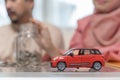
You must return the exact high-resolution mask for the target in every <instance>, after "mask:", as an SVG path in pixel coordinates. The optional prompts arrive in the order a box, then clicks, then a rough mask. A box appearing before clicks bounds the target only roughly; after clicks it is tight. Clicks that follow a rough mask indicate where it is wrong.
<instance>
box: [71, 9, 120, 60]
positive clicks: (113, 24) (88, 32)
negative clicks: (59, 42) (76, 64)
mask: <svg viewBox="0 0 120 80" xmlns="http://www.w3.org/2000/svg"><path fill="white" fill-rule="evenodd" d="M80 33H82V35H81V34H80ZM70 47H71V48H73V47H74V48H75V47H79V48H81V47H82V48H98V49H100V50H101V51H102V53H103V55H104V57H105V59H106V60H107V61H110V60H112V61H120V9H117V10H115V11H113V12H111V13H106V14H99V13H95V14H93V15H91V16H89V17H87V18H85V19H82V20H79V21H78V28H77V30H76V33H75V35H74V37H73V39H72V41H71V46H70Z"/></svg>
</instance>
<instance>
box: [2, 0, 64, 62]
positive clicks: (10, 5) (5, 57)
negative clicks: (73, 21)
mask: <svg viewBox="0 0 120 80" xmlns="http://www.w3.org/2000/svg"><path fill="white" fill-rule="evenodd" d="M5 5H6V9H7V12H8V16H9V17H10V20H11V24H9V25H7V26H3V27H1V28H0V61H3V62H14V61H15V54H16V53H15V47H14V45H15V38H16V36H17V35H18V34H19V31H20V25H21V24H26V23H33V24H35V25H37V26H38V27H39V31H40V36H41V38H40V40H39V43H40V48H42V50H43V54H40V55H41V56H42V58H43V60H49V59H47V58H49V57H48V56H46V55H49V56H50V58H52V57H55V56H58V55H60V54H59V52H58V50H57V48H59V49H63V48H64V45H63V38H62V34H61V31H60V30H59V29H58V28H57V27H55V26H53V25H51V24H45V23H43V22H39V21H37V20H34V19H33V17H32V10H33V7H34V0H5ZM33 47H34V46H33ZM14 53H15V54H14Z"/></svg>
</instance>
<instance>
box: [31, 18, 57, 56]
mask: <svg viewBox="0 0 120 80" xmlns="http://www.w3.org/2000/svg"><path fill="white" fill-rule="evenodd" d="M31 21H32V23H33V24H35V25H37V26H38V29H39V34H40V35H39V37H40V39H39V40H38V43H39V45H40V47H41V48H42V49H44V50H45V51H46V52H47V53H48V54H49V55H50V57H55V56H58V55H59V52H58V50H57V48H56V47H55V46H54V45H53V43H52V40H51V35H50V32H49V30H48V27H49V26H48V25H46V24H44V23H42V22H39V21H37V20H34V19H32V20H31Z"/></svg>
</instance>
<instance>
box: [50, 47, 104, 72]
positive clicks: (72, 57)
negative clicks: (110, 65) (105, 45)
mask: <svg viewBox="0 0 120 80" xmlns="http://www.w3.org/2000/svg"><path fill="white" fill-rule="evenodd" d="M104 65H105V60H104V57H103V56H102V54H101V52H100V51H99V50H98V49H70V50H68V51H66V52H65V54H64V55H63V56H59V57H55V58H53V59H52V61H51V67H52V68H57V69H58V70H59V71H64V70H65V69H66V68H80V67H86V68H93V69H94V70H96V71H99V70H100V69H101V68H102V67H103V66H104Z"/></svg>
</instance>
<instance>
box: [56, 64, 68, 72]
mask: <svg viewBox="0 0 120 80" xmlns="http://www.w3.org/2000/svg"><path fill="white" fill-rule="evenodd" d="M57 69H58V70H59V71H64V70H65V69H66V63H65V62H59V63H58V64H57Z"/></svg>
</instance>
